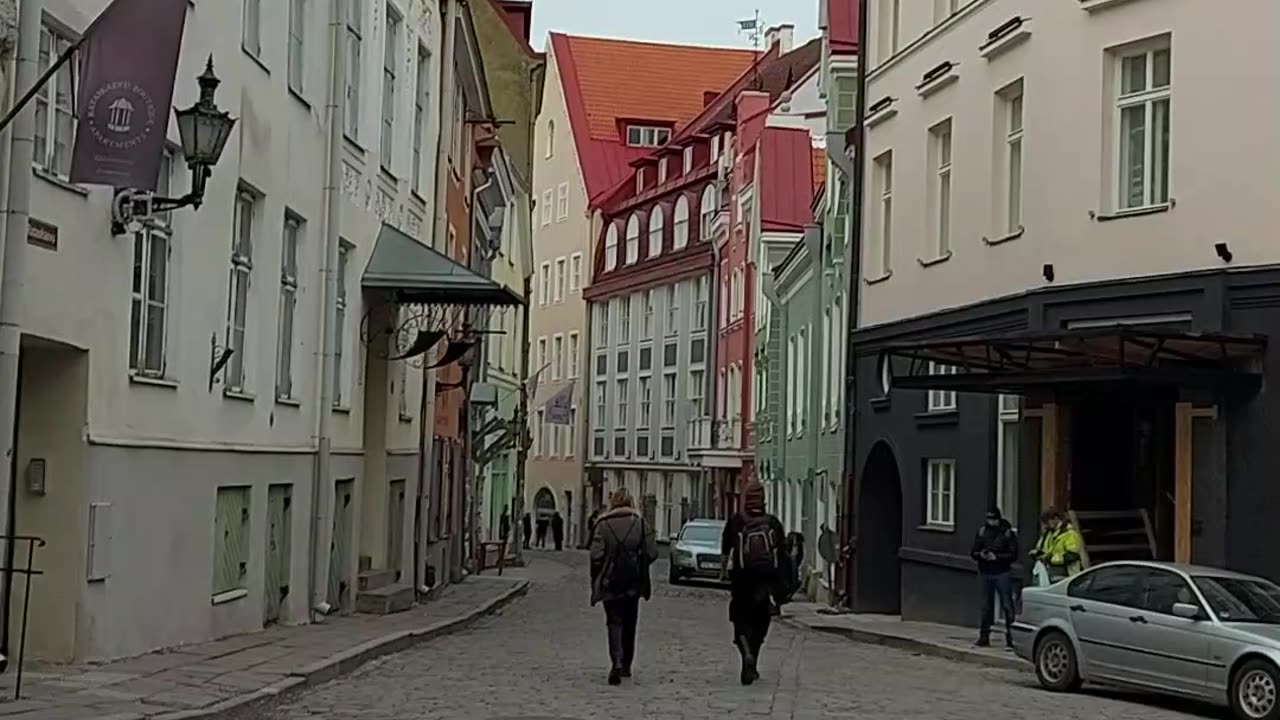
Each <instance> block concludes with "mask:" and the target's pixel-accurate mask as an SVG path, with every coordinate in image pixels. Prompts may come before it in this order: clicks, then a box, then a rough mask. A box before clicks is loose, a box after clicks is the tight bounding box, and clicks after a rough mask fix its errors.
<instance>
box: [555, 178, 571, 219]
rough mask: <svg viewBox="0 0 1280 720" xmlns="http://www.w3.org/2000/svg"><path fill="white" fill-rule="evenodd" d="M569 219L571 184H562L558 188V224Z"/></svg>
mask: <svg viewBox="0 0 1280 720" xmlns="http://www.w3.org/2000/svg"><path fill="white" fill-rule="evenodd" d="M568 217H569V183H567V182H562V183H560V184H559V185H557V186H556V222H560V221H562V220H565V219H566V218H568Z"/></svg>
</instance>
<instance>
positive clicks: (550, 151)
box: [547, 120, 556, 158]
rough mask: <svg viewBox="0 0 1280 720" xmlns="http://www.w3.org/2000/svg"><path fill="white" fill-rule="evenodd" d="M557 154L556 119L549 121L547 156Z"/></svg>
mask: <svg viewBox="0 0 1280 720" xmlns="http://www.w3.org/2000/svg"><path fill="white" fill-rule="evenodd" d="M555 154H556V121H555V120H548V121H547V157H548V158H549V157H552V156H553V155H555Z"/></svg>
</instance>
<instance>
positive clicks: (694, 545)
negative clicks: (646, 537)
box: [667, 520, 724, 585]
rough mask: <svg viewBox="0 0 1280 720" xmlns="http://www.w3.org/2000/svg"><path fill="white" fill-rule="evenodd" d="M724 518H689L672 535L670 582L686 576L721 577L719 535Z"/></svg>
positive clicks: (716, 578)
mask: <svg viewBox="0 0 1280 720" xmlns="http://www.w3.org/2000/svg"><path fill="white" fill-rule="evenodd" d="M723 534H724V521H723V520H690V521H689V522H687V523H685V524H684V527H682V528H680V533H679V534H678V535H672V536H671V569H670V571H669V572H668V575H667V579H668V580H669V581H670V582H671V584H672V585H676V584H679V583H680V581H681V580H684V579H685V578H695V577H696V578H704V579H710V580H719V579H720V549H721V548H720V538H721V536H722V535H723Z"/></svg>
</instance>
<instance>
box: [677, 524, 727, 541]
mask: <svg viewBox="0 0 1280 720" xmlns="http://www.w3.org/2000/svg"><path fill="white" fill-rule="evenodd" d="M680 540H681V541H683V542H687V543H699V544H704V543H718V542H720V528H719V527H718V526H716V525H689V526H688V527H686V528H685V529H684V532H683V533H681V534H680Z"/></svg>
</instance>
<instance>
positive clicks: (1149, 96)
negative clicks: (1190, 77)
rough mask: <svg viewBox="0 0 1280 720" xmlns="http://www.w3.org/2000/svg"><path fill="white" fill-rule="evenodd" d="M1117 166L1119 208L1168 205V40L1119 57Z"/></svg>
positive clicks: (1170, 65)
mask: <svg viewBox="0 0 1280 720" xmlns="http://www.w3.org/2000/svg"><path fill="white" fill-rule="evenodd" d="M1115 67H1116V73H1117V79H1116V89H1117V92H1116V113H1117V121H1116V127H1117V132H1118V136H1117V138H1116V150H1117V158H1116V163H1117V164H1116V167H1117V183H1116V185H1117V188H1118V190H1119V197H1118V203H1119V209H1120V210H1134V209H1138V208H1145V207H1153V206H1159V205H1164V204H1166V203H1168V202H1169V161H1170V152H1169V147H1170V128H1169V123H1170V118H1169V112H1170V110H1169V108H1170V103H1171V102H1172V99H1171V98H1172V94H1173V50H1172V49H1171V47H1170V45H1169V39H1168V37H1167V36H1166V37H1164V38H1162V39H1160V40H1158V41H1154V42H1149V43H1146V44H1144V45H1142V46H1140V47H1138V48H1137V49H1134V50H1129V51H1125V52H1123V53H1120V54H1118V57H1117V58H1116V63H1115Z"/></svg>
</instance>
